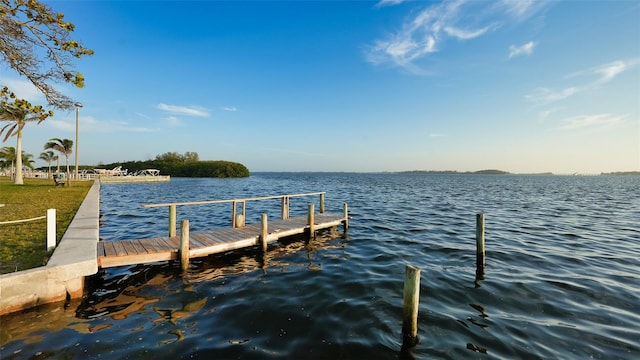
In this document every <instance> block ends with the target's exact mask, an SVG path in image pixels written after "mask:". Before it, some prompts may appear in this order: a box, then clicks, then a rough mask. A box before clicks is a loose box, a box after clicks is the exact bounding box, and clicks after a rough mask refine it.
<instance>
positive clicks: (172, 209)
mask: <svg viewBox="0 0 640 360" xmlns="http://www.w3.org/2000/svg"><path fill="white" fill-rule="evenodd" d="M174 236H176V206H175V205H169V237H174Z"/></svg>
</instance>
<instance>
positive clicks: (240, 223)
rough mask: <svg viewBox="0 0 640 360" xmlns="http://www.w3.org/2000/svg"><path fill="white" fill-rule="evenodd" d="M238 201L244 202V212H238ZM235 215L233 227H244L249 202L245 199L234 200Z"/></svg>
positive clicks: (232, 222)
mask: <svg viewBox="0 0 640 360" xmlns="http://www.w3.org/2000/svg"><path fill="white" fill-rule="evenodd" d="M238 203H240V204H242V214H237V212H238ZM232 211H233V216H232V217H231V227H233V228H241V227H244V224H245V223H244V222H245V220H244V219H245V217H246V213H247V203H246V202H244V201H234V202H233V210H232Z"/></svg>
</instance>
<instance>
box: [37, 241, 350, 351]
mask: <svg viewBox="0 0 640 360" xmlns="http://www.w3.org/2000/svg"><path fill="white" fill-rule="evenodd" d="M337 235H338V234H337V233H336V232H335V231H333V230H331V229H328V231H322V232H319V233H318V234H317V235H316V238H315V239H313V240H311V241H305V240H306V238H305V237H304V236H296V237H290V238H287V239H281V240H280V241H278V242H276V243H272V244H270V245H269V248H268V251H267V252H266V253H262V252H261V251H259V250H257V249H255V250H241V251H231V252H228V253H224V254H217V255H212V256H208V257H204V258H197V259H192V261H190V264H189V270H188V272H186V273H183V272H182V271H181V269H180V266H179V264H178V263H177V262H162V263H158V264H155V265H136V266H131V267H128V268H124V269H115V270H113V271H114V273H113V274H110V273H108V272H106V271H101V273H99V274H98V275H96V276H95V277H94V278H93V279H91V281H89V282H88V283H87V286H88V293H89V294H91V295H90V296H89V297H88V298H87V299H86V300H85V301H83V302H82V303H81V304H79V306H78V307H77V310H76V316H77V318H79V319H86V320H93V319H111V320H115V321H118V320H124V319H127V318H129V317H130V316H133V315H135V314H138V313H142V312H144V311H145V310H147V309H151V310H152V311H153V313H154V314H155V315H156V316H157V318H155V319H153V320H151V324H152V326H153V327H157V328H167V327H173V328H170V329H169V330H167V331H166V332H165V334H167V335H171V337H169V338H167V339H163V340H160V341H159V342H158V345H167V344H171V343H174V342H179V341H182V340H184V339H185V337H186V336H188V334H189V333H188V331H185V330H188V329H190V328H192V329H195V327H196V325H197V322H196V321H194V322H192V323H189V324H186V325H185V324H180V321H181V320H182V319H185V318H187V317H190V316H192V315H194V314H196V313H198V312H199V311H201V310H202V309H203V308H204V307H205V305H206V304H207V300H208V298H207V296H206V295H204V296H203V295H199V294H198V293H197V290H195V288H194V286H193V285H195V284H199V283H206V282H211V283H213V282H216V281H219V280H223V279H225V278H230V277H235V276H238V275H241V274H244V273H250V272H254V271H258V270H260V271H262V272H263V273H264V274H267V272H268V271H278V270H279V271H286V270H287V268H289V267H305V268H306V269H307V270H310V271H316V270H319V269H321V264H320V263H319V262H316V261H314V258H313V257H314V252H315V251H316V250H318V249H332V248H340V247H343V246H344V243H343V242H338V243H336V242H332V241H331V240H334V239H335V238H336V236H337ZM299 251H306V252H307V254H306V259H307V260H308V263H306V264H295V263H290V262H287V261H285V260H283V258H284V257H285V256H286V255H289V254H293V253H297V252H299ZM111 270H112V269H110V271H111ZM176 280H178V282H179V283H181V284H182V287H181V288H180V289H175V288H173V289H172V288H171V286H172V285H171V284H175V283H176ZM177 293H179V294H180V295H179V296H178V297H176V299H175V301H171V302H164V303H163V304H164V305H158V304H159V303H162V300H163V297H167V296H172V295H173V294H177ZM166 304H179V306H177V307H174V306H166ZM154 305H155V306H154ZM207 311H209V312H210V311H215V308H213V309H210V310H207ZM69 316H72V315H71V314H69ZM164 323H166V326H165V324H164ZM67 325H68V324H67V323H65V324H62V325H61V326H60V328H64V327H65V326H67ZM112 326H114V323H113V322H108V321H107V320H105V321H104V322H102V323H99V324H98V325H93V326H92V327H84V328H82V329H81V331H84V332H88V333H91V332H98V331H100V330H104V329H108V328H110V327H112ZM143 328H144V325H143V326H142V327H141V328H138V329H132V330H133V331H136V330H142V329H143ZM194 331H195V330H194ZM30 332H33V329H30ZM230 341H231V342H233V343H234V344H242V343H244V342H247V341H248V339H241V340H230Z"/></svg>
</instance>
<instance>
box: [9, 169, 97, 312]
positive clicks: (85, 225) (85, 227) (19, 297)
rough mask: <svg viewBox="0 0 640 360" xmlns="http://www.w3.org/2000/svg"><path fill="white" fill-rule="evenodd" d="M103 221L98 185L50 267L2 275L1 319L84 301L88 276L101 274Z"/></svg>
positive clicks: (82, 205)
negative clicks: (98, 250)
mask: <svg viewBox="0 0 640 360" xmlns="http://www.w3.org/2000/svg"><path fill="white" fill-rule="evenodd" d="M99 217H100V182H99V181H96V182H94V184H93V186H91V189H89V192H88V193H87V196H86V197H85V199H84V201H83V202H82V204H81V205H80V208H79V209H78V212H77V213H76V215H75V217H74V218H73V220H71V224H69V227H68V228H67V231H66V232H65V234H64V236H63V237H62V240H61V241H60V243H59V244H58V247H56V249H55V251H54V252H53V255H52V256H51V258H50V259H49V262H48V263H47V265H46V266H42V267H39V268H35V269H30V270H25V271H18V272H15V273H11V274H4V275H0V315H4V314H8V313H11V312H15V311H19V310H23V309H28V308H31V307H35V306H38V305H42V304H47V303H52V302H57V301H63V300H65V299H67V297H69V298H78V297H82V295H83V291H84V278H85V276H90V275H94V274H96V273H97V272H98V260H97V253H96V248H97V244H98V240H99V229H98V228H99ZM43 246H44V244H43Z"/></svg>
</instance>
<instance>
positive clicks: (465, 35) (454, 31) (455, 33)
mask: <svg viewBox="0 0 640 360" xmlns="http://www.w3.org/2000/svg"><path fill="white" fill-rule="evenodd" d="M489 29H490V27H489V26H485V27H483V28H482V29H478V30H474V31H468V30H462V29H458V28H456V27H453V26H447V27H445V28H444V32H445V33H446V34H447V35H449V36H451V37H454V38H456V39H459V40H470V39H475V38H477V37H479V36H482V35H484V34H485V33H486V32H487V31H489Z"/></svg>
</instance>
